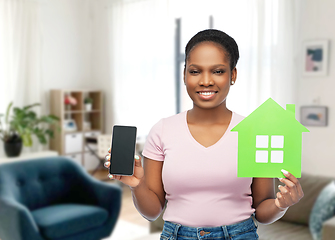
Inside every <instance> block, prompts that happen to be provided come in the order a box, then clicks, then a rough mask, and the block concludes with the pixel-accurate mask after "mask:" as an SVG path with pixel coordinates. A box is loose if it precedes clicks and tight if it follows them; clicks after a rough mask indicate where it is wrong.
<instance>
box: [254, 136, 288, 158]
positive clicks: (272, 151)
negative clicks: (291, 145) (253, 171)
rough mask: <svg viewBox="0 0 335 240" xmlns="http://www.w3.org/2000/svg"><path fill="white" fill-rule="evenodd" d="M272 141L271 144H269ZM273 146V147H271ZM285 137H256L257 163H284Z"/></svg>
mask: <svg viewBox="0 0 335 240" xmlns="http://www.w3.org/2000/svg"><path fill="white" fill-rule="evenodd" d="M269 140H270V142H269ZM269 146H271V147H269ZM283 148H284V136H279V135H273V136H271V137H270V136H269V135H257V136H256V162H257V163H268V162H269V157H270V162H271V163H283V161H284V151H283Z"/></svg>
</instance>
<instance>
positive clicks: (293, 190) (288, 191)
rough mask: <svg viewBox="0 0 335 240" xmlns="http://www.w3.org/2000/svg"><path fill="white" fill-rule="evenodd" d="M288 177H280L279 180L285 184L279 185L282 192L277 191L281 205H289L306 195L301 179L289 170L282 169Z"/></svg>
mask: <svg viewBox="0 0 335 240" xmlns="http://www.w3.org/2000/svg"><path fill="white" fill-rule="evenodd" d="M282 172H283V174H284V176H285V177H286V178H279V181H281V182H282V183H284V184H285V186H281V185H279V186H278V189H279V190H280V192H278V193H277V199H278V202H279V204H280V206H281V207H289V206H292V205H294V204H296V203H297V202H299V201H300V199H301V198H302V197H303V196H304V193H303V191H302V188H301V185H300V182H299V180H298V179H297V178H296V177H295V176H293V175H292V174H291V173H289V172H288V171H285V170H282Z"/></svg>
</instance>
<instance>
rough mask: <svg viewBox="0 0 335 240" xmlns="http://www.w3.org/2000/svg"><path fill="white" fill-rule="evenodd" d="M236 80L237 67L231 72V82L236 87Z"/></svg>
mask: <svg viewBox="0 0 335 240" xmlns="http://www.w3.org/2000/svg"><path fill="white" fill-rule="evenodd" d="M236 79H237V69H236V67H235V68H234V69H233V70H232V71H231V80H230V84H231V85H234V84H235V83H236Z"/></svg>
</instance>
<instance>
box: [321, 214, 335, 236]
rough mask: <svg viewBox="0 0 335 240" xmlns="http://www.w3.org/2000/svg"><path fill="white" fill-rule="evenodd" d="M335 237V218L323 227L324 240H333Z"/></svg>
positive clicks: (326, 222)
mask: <svg viewBox="0 0 335 240" xmlns="http://www.w3.org/2000/svg"><path fill="white" fill-rule="evenodd" d="M334 236H335V216H334V217H332V218H330V219H328V220H327V221H325V222H324V223H323V226H322V240H332V239H334Z"/></svg>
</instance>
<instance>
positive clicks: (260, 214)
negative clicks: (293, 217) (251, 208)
mask: <svg viewBox="0 0 335 240" xmlns="http://www.w3.org/2000/svg"><path fill="white" fill-rule="evenodd" d="M287 209H288V208H284V209H280V208H278V207H277V206H276V205H275V199H266V200H264V201H263V202H261V203H260V204H259V205H258V206H257V208H256V211H255V217H256V219H257V221H258V222H260V223H263V224H270V223H273V222H275V221H277V220H278V219H280V218H281V217H282V216H283V215H284V214H285V212H286V211H287Z"/></svg>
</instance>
